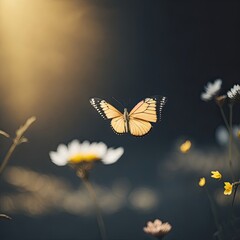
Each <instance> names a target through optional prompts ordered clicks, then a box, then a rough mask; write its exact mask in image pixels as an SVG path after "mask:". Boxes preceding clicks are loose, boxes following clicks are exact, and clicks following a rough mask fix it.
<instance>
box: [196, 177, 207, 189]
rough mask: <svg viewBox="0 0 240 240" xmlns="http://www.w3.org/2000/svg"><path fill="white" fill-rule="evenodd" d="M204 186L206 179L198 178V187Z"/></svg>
mask: <svg viewBox="0 0 240 240" xmlns="http://www.w3.org/2000/svg"><path fill="white" fill-rule="evenodd" d="M205 184H206V179H205V177H202V178H200V180H199V183H198V185H199V186H200V187H203V186H204V185H205Z"/></svg>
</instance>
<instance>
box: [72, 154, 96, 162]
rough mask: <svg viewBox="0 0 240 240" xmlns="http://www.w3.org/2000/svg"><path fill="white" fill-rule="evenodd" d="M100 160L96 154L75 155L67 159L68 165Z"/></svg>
mask: <svg viewBox="0 0 240 240" xmlns="http://www.w3.org/2000/svg"><path fill="white" fill-rule="evenodd" d="M97 160H100V158H99V157H98V156H97V155H96V154H76V155H74V156H72V157H71V158H70V159H69V163H71V164H78V163H81V162H94V161H97Z"/></svg>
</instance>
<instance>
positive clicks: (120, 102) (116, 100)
mask: <svg viewBox="0 0 240 240" xmlns="http://www.w3.org/2000/svg"><path fill="white" fill-rule="evenodd" d="M112 98H113V99H114V100H115V101H116V102H118V103H119V104H120V105H121V106H122V107H123V108H125V107H124V106H123V104H122V103H121V102H120V101H118V100H117V99H116V98H115V97H112Z"/></svg>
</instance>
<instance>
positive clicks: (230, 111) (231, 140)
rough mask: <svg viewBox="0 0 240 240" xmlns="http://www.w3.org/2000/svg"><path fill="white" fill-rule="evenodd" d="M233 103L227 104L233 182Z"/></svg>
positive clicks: (230, 167)
mask: <svg viewBox="0 0 240 240" xmlns="http://www.w3.org/2000/svg"><path fill="white" fill-rule="evenodd" d="M232 109H233V105H232V104H230V105H229V127H230V128H229V158H228V159H229V169H230V173H231V177H232V182H234V174H233V164H232V142H233V129H232V117H233V111H232Z"/></svg>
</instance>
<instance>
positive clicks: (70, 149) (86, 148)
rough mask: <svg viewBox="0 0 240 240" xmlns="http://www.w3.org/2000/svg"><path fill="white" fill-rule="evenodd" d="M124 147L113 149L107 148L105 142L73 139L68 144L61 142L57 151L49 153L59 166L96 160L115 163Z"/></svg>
mask: <svg viewBox="0 0 240 240" xmlns="http://www.w3.org/2000/svg"><path fill="white" fill-rule="evenodd" d="M123 152H124V149H123V148H122V147H119V148H116V149H113V148H107V146H106V144H105V143H103V142H99V143H97V142H93V143H90V142H88V141H84V142H83V143H80V142H79V141H78V140H73V141H72V142H70V143H69V144H68V146H66V145H64V144H60V145H59V146H58V148H57V151H56V152H54V151H51V152H50V153H49V155H50V158H51V160H52V162H53V163H54V164H56V165H58V166H64V165H66V164H68V163H69V164H79V163H83V162H85V163H91V162H94V161H102V162H103V163H104V164H112V163H115V162H116V161H117V160H118V159H119V158H120V157H121V156H122V155H123Z"/></svg>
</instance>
